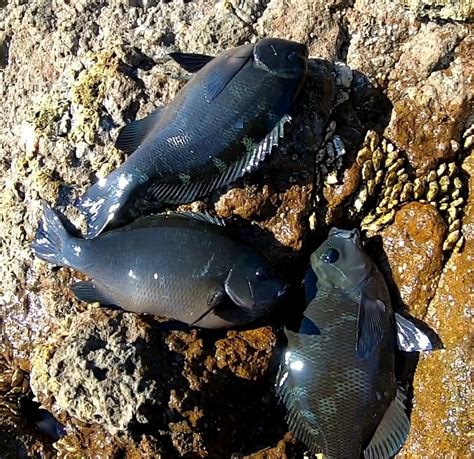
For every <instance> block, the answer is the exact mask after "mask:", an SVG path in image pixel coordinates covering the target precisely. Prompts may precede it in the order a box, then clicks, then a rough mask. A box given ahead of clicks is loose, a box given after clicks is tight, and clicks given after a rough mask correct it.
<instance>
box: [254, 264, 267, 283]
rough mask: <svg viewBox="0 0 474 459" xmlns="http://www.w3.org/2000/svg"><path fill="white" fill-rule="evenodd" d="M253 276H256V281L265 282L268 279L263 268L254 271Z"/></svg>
mask: <svg viewBox="0 0 474 459" xmlns="http://www.w3.org/2000/svg"><path fill="white" fill-rule="evenodd" d="M255 276H257V279H258V280H267V279H269V278H270V274H269V273H268V271H267V270H266V269H265V268H264V267H263V266H259V267H258V268H257V269H256V270H255Z"/></svg>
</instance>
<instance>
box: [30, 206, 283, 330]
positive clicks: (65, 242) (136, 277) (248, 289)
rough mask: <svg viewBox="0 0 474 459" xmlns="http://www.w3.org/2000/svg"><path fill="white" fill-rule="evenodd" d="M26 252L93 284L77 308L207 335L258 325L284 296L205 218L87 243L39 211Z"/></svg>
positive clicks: (249, 251)
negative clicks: (96, 305)
mask: <svg viewBox="0 0 474 459" xmlns="http://www.w3.org/2000/svg"><path fill="white" fill-rule="evenodd" d="M32 250H33V252H34V254H35V255H36V256H37V257H39V258H41V259H42V260H45V261H48V262H50V263H54V264H55V265H60V266H68V267H70V268H73V269H75V270H77V271H80V272H81V273H84V274H86V275H87V276H89V277H90V278H91V279H92V280H91V281H88V282H79V283H76V284H74V285H73V286H72V289H73V291H74V293H75V294H76V296H77V297H78V298H79V299H81V300H84V301H87V302H94V301H98V302H100V303H102V304H105V305H117V306H119V307H121V308H123V309H125V310H127V311H134V312H137V313H146V314H154V315H160V316H162V317H167V318H170V319H176V320H179V321H182V322H185V323H187V324H191V325H195V326H199V327H205V328H220V327H229V326H233V325H239V324H242V323H246V322H250V321H252V320H254V319H256V318H258V317H261V316H262V315H264V314H265V313H266V312H268V311H269V310H270V309H271V308H272V307H273V306H274V305H276V304H277V303H278V302H279V301H281V300H282V298H283V296H284V293H285V289H286V287H285V285H284V283H283V282H282V281H281V280H280V279H279V278H278V277H277V276H276V275H275V273H274V272H273V269H272V266H271V265H270V263H269V261H268V260H267V259H266V258H265V257H264V256H263V255H261V254H260V253H259V252H257V251H256V250H255V249H253V248H252V247H250V246H248V245H246V244H244V243H242V242H239V241H237V240H234V239H233V238H231V237H230V236H229V235H228V232H227V231H226V229H225V228H224V227H223V226H222V224H221V222H220V221H219V220H218V219H214V218H212V217H210V216H208V215H203V214H176V213H174V214H162V215H157V216H152V217H144V218H142V219H139V220H137V221H135V222H134V223H132V224H130V225H128V226H126V227H123V228H120V229H117V230H112V231H109V232H106V233H104V234H102V235H100V236H99V237H97V238H95V239H91V240H88V239H79V238H75V237H73V236H71V235H70V234H69V233H68V232H67V231H66V229H65V228H64V226H63V224H62V222H61V220H60V219H59V217H58V216H57V215H56V214H55V213H54V211H53V210H52V209H51V208H50V207H48V206H47V204H45V207H44V215H43V219H42V221H41V222H40V225H39V228H38V232H37V235H36V239H35V241H34V242H33V244H32Z"/></svg>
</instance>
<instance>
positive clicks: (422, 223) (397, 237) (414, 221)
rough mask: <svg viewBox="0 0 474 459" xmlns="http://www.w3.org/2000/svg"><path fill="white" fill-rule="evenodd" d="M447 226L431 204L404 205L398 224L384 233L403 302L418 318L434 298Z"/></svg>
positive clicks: (390, 262)
mask: <svg viewBox="0 0 474 459" xmlns="http://www.w3.org/2000/svg"><path fill="white" fill-rule="evenodd" d="M445 231H446V226H445V224H444V222H443V220H442V218H441V216H440V215H439V213H438V211H437V210H436V209H435V208H434V207H432V206H431V205H429V204H421V203H417V202H412V203H409V204H406V205H405V206H403V207H402V208H401V209H400V210H399V211H398V212H397V213H396V214H395V221H394V223H393V224H392V225H390V226H388V227H387V228H386V229H385V230H383V231H382V232H381V237H382V241H383V249H384V251H385V253H386V255H387V258H388V264H389V266H390V275H391V278H392V279H393V282H394V283H395V286H396V288H397V290H398V291H399V292H400V297H401V301H402V302H403V304H404V305H406V306H407V308H408V310H409V311H410V312H411V313H412V314H413V315H414V316H416V317H418V318H420V319H421V318H423V317H424V316H425V314H426V309H427V307H428V303H429V301H430V300H431V298H432V297H433V295H434V293H435V290H436V286H437V282H438V279H439V276H440V274H441V269H442V266H443V265H442V262H443V251H442V246H443V239H444V234H445Z"/></svg>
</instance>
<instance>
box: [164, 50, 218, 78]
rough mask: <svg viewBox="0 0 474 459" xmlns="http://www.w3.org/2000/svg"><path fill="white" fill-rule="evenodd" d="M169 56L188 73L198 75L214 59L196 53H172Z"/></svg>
mask: <svg viewBox="0 0 474 459" xmlns="http://www.w3.org/2000/svg"><path fill="white" fill-rule="evenodd" d="M168 56H170V57H171V59H173V60H174V61H175V62H177V63H178V64H179V65H180V67H182V68H183V69H184V70H186V71H187V72H191V73H196V72H198V71H199V70H201V69H202V68H203V67H204V66H205V65H206V64H208V63H209V62H211V61H212V59H214V57H213V56H207V55H206V54H195V53H170V54H168Z"/></svg>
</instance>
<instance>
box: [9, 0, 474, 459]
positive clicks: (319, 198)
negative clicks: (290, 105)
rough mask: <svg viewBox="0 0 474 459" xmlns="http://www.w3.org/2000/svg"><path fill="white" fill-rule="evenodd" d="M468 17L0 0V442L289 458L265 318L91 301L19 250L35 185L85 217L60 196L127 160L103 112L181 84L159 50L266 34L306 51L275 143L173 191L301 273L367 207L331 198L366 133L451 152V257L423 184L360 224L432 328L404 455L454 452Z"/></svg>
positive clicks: (292, 4)
mask: <svg viewBox="0 0 474 459" xmlns="http://www.w3.org/2000/svg"><path fill="white" fill-rule="evenodd" d="M472 29H473V25H472V5H471V4H470V2H469V1H459V2H456V1H440V0H416V1H411V0H398V1H389V0H375V1H369V0H355V1H346V0H331V1H322V0H317V1H314V0H257V1H255V0H225V1H207V0H194V1H183V0H179V1H172V2H170V1H158V0H117V1H114V2H107V1H105V0H78V1H74V2H61V1H50V0H32V1H25V0H10V1H8V0H7V1H0V94H1V98H2V110H1V111H0V238H1V243H0V260H1V262H0V306H1V315H2V318H1V319H2V320H1V326H2V339H1V346H2V348H1V349H0V351H1V359H0V362H1V364H2V367H1V368H2V371H3V368H5V371H4V373H5V375H7V376H2V380H1V381H0V382H1V384H0V408H1V410H0V429H1V432H2V433H5V435H4V438H5V440H2V441H3V443H2V445H6V446H5V447H6V448H7V447H8V448H11V449H12V450H13V449H16V452H15V451H14V452H13V454H17V452H18V454H19V455H21V454H35V453H38V451H40V450H41V449H42V450H43V454H44V455H45V456H46V457H54V456H59V457H79V456H90V455H92V454H94V455H95V457H104V458H105V457H107V458H109V457H124V456H125V457H137V458H138V457H159V455H160V454H161V455H162V456H163V457H174V456H183V455H188V456H191V457H196V456H197V457H205V456H211V457H228V456H229V455H230V454H231V453H239V454H243V455H250V457H252V455H254V456H253V457H259V458H260V457H262V458H263V457H272V458H280V457H302V456H303V452H304V450H305V448H304V445H301V444H299V443H297V442H295V440H294V439H293V438H292V437H291V435H289V434H287V432H286V431H287V428H286V426H285V423H284V413H283V411H282V410H281V409H280V408H279V407H278V405H277V401H276V400H275V398H274V396H273V392H272V384H273V380H274V378H275V374H276V371H277V367H278V361H279V359H280V355H281V352H282V349H283V347H284V340H282V339H281V334H280V333H279V332H278V326H279V324H280V321H279V319H278V318H268V319H266V320H265V321H263V322H262V323H259V324H256V325H255V326H250V327H248V329H246V330H239V331H237V330H236V331H228V332H226V331H221V332H212V333H211V332H205V331H198V330H171V329H169V328H168V329H167V328H166V327H165V326H164V325H163V322H162V321H158V320H154V319H153V318H143V317H137V316H135V315H133V314H127V313H123V312H119V311H110V310H98V309H96V308H95V306H90V307H88V306H86V305H84V304H83V303H80V302H78V301H77V300H76V299H75V298H74V297H73V295H72V294H71V292H70V290H69V288H68V285H69V284H70V283H71V282H72V281H73V278H74V276H75V274H74V273H72V272H71V271H70V270H68V269H59V270H57V269H53V268H52V267H50V266H48V265H46V264H45V263H42V262H41V261H39V260H36V259H33V257H32V255H31V252H30V249H29V244H30V241H31V240H32V239H33V237H34V233H35V229H36V226H37V221H38V219H39V217H40V214H41V205H40V201H41V199H45V200H47V201H48V202H50V203H52V204H54V205H56V206H57V207H58V208H59V209H60V210H61V211H63V212H64V213H65V215H66V216H67V217H68V218H69V219H70V220H71V222H72V223H73V224H75V225H77V226H79V227H80V226H81V225H83V221H82V220H81V217H80V215H79V214H78V213H77V211H76V210H75V209H74V207H73V205H72V204H73V203H74V200H75V198H76V197H77V196H79V195H80V194H81V193H83V192H84V191H85V190H86V189H87V187H88V186H89V185H90V184H91V183H92V182H93V181H95V180H96V179H97V178H98V177H103V176H104V175H106V174H107V173H109V172H110V171H111V170H113V169H114V168H115V167H117V165H119V164H120V163H121V162H122V161H123V160H124V159H125V156H124V154H123V153H121V152H119V151H118V150H116V149H115V148H114V147H113V142H114V139H115V138H116V135H117V131H118V128H119V127H121V126H123V125H124V124H125V123H126V122H129V121H131V120H134V119H136V118H140V117H143V116H145V115H146V114H148V113H149V112H150V111H152V110H153V109H154V108H156V107H159V106H162V105H164V104H166V103H168V102H169V101H170V100H172V98H173V97H174V96H175V94H176V93H177V91H178V90H179V89H180V88H181V87H182V85H183V84H185V81H186V78H187V75H186V73H185V72H183V71H182V70H180V69H179V68H178V66H177V65H175V64H173V63H172V62H170V60H169V59H168V58H167V57H166V54H167V53H169V52H172V51H188V52H201V53H207V54H215V53H217V52H219V51H221V50H222V49H225V48H228V47H231V46H235V45H239V44H243V43H245V42H248V41H255V40H257V39H258V38H260V37H263V36H278V37H283V38H290V39H294V40H299V41H302V42H304V43H306V44H307V45H308V46H309V49H310V54H311V58H312V59H311V61H310V65H309V74H308V78H307V81H306V83H305V85H304V87H303V89H302V92H301V95H300V97H299V99H298V100H297V102H296V104H295V107H294V109H293V112H292V113H291V116H292V122H291V124H290V125H288V126H287V127H286V130H285V131H286V135H285V139H284V141H283V144H282V146H281V147H280V148H278V150H277V151H275V152H274V154H273V156H272V158H271V160H270V161H268V162H267V163H266V164H264V165H263V166H262V168H261V169H260V170H259V171H258V173H256V174H253V175H252V176H250V177H246V178H244V179H243V180H239V181H238V182H237V183H236V184H235V185H233V186H232V187H230V190H221V191H218V192H216V193H213V195H211V196H209V197H208V198H207V199H205V200H203V201H200V202H198V203H194V204H192V205H190V206H188V207H189V208H192V209H200V210H204V209H207V210H210V211H215V212H216V213H217V214H218V215H220V216H222V217H226V218H230V217H233V218H232V219H231V220H232V227H233V228H234V229H235V230H236V231H237V232H240V233H241V235H242V236H244V237H245V238H246V239H247V240H248V241H249V242H252V243H255V244H257V245H258V246H259V247H260V248H261V249H262V250H263V251H264V252H265V253H267V254H269V255H271V257H272V259H273V260H274V261H275V262H276V266H277V269H278V270H279V271H280V273H281V274H282V275H283V276H284V277H285V279H287V280H288V281H289V282H293V283H295V284H298V283H299V282H301V279H302V277H303V274H304V271H305V269H306V267H307V263H308V259H309V254H310V253H311V251H312V250H314V248H315V247H316V246H317V244H318V243H319V242H320V241H322V240H323V239H324V238H325V237H326V234H327V230H328V227H329V226H330V225H339V226H343V227H351V226H357V225H358V224H359V223H360V221H361V220H362V219H363V218H364V217H365V216H366V215H367V214H368V213H369V212H370V211H371V210H373V209H371V207H370V206H371V203H370V201H368V202H367V203H366V204H365V206H364V207H363V208H362V210H361V211H360V212H359V213H356V214H351V216H350V218H349V217H348V215H349V214H348V212H347V209H346V207H347V206H348V205H349V203H351V202H352V197H353V196H354V193H355V192H356V190H357V189H358V187H359V186H363V185H364V178H363V177H362V176H361V172H363V171H361V168H360V166H359V165H358V164H357V163H356V162H355V158H356V154H357V151H358V150H359V149H360V148H361V145H362V142H363V140H364V137H365V134H366V132H367V131H368V130H369V129H372V130H375V131H377V132H378V133H379V134H380V135H383V136H384V137H385V138H387V139H388V140H389V141H390V142H392V143H393V144H394V145H395V146H396V148H397V149H400V150H402V151H403V152H404V155H405V156H406V158H407V160H408V164H409V168H410V170H409V172H410V174H411V175H412V176H415V177H421V176H426V175H429V173H430V171H433V170H434V169H436V167H437V166H438V164H440V163H441V162H446V161H451V162H454V163H456V164H457V166H458V167H459V169H460V171H461V176H460V177H461V182H460V183H462V188H460V191H459V194H460V196H459V197H456V198H455V199H457V200H459V199H461V201H459V204H458V206H460V207H459V208H460V209H461V211H460V212H461V215H462V214H463V225H462V227H461V228H460V230H459V232H460V235H462V236H463V237H464V240H465V242H464V246H463V247H462V244H460V250H459V252H458V253H451V252H450V251H447V252H446V251H445V252H444V253H443V252H442V246H443V237H444V235H445V229H444V226H445V223H444V222H443V220H442V217H440V215H439V214H438V212H437V210H436V209H435V208H434V207H433V206H432V205H431V204H430V203H428V202H426V201H425V202H412V203H408V204H406V203H405V204H404V206H403V207H401V208H400V206H398V207H396V208H394V209H392V210H391V212H392V213H393V215H395V220H394V223H392V224H390V225H389V226H388V227H387V228H385V229H381V230H380V231H377V232H376V234H371V235H370V236H372V238H371V240H375V239H377V238H379V239H381V243H379V244H378V245H377V243H374V247H375V248H374V249H373V250H372V251H371V254H372V255H373V257H374V258H375V260H376V262H378V263H379V264H380V266H381V267H382V268H383V269H384V272H385V273H386V274H387V278H388V279H389V280H392V281H393V282H391V283H390V285H391V289H392V293H393V294H394V297H396V298H398V300H399V301H397V304H398V305H399V306H403V303H405V306H407V307H408V309H409V311H410V312H411V313H412V314H413V315H415V316H416V317H418V318H420V319H423V320H425V321H426V322H427V323H428V325H429V326H431V327H432V328H433V329H434V330H435V331H437V332H438V334H439V335H440V338H441V339H442V341H443V344H444V350H442V351H437V352H435V353H432V354H430V355H426V356H422V357H421V358H420V362H419V365H418V367H417V369H416V372H415V374H414V379H413V393H414V394H413V410H412V415H411V419H412V430H411V432H412V434H411V436H410V438H409V440H408V442H407V444H406V445H405V447H404V449H403V451H402V453H401V455H405V456H407V457H408V456H410V457H412V455H413V454H419V455H433V454H434V455H437V456H441V455H449V454H451V455H454V456H457V457H467V456H468V455H469V423H470V422H471V421H472V419H470V418H469V416H470V414H469V413H472V412H473V410H472V409H470V406H469V403H470V401H469V394H468V393H467V390H468V387H469V383H468V381H469V355H470V351H471V347H472V342H471V334H470V333H471V332H470V330H469V325H468V324H469V317H470V316H471V315H472V285H473V282H472V250H473V231H472V225H473V222H472V209H473V205H472V194H473V189H472V176H473V175H472V174H473V167H472V153H471V149H472V145H473V131H472V129H469V126H470V124H472V121H473V117H472V95H473V93H474V91H473V75H474V72H473V64H472V62H474V59H473V56H472V49H473V47H472V37H473V34H472V31H473V30H472ZM341 142H342V143H341ZM341 145H342V146H341ZM470 155H471V156H470ZM462 165H463V167H462V168H461V166H462ZM469 175H470V176H471V186H470V188H469V187H468V177H469ZM453 199H454V198H453ZM412 200H414V201H416V200H417V199H412ZM418 201H420V200H419V199H418ZM466 203H468V204H466ZM185 207H186V206H185ZM139 210H140V209H138V210H137V212H138V211H139ZM131 217H133V215H132V216H131ZM392 220H393V219H392ZM413 220H415V221H413ZM387 222H389V223H390V220H389V219H387ZM420 222H425V223H426V224H421V223H420ZM448 223H449V224H451V222H448ZM456 231H457V230H456ZM458 236H459V235H458ZM460 240H461V241H462V239H460ZM400 244H403V248H404V250H406V252H403V253H404V254H405V256H401V254H402V252H401V251H400V250H398V248H399V247H401V245H400ZM409 248H412V249H413V250H409ZM384 250H385V252H386V253H384ZM295 309H298V308H297V307H296V308H295V305H294V304H289V305H287V306H286V307H284V308H283V311H280V312H281V313H282V315H283V316H284V315H285V313H286V314H287V315H290V316H291V315H292V314H293V313H294V311H295ZM31 370H32V387H33V388H34V391H35V395H36V397H37V399H38V400H39V402H40V403H41V404H42V405H43V406H44V407H45V408H47V409H48V410H50V411H51V412H52V413H53V414H54V415H55V416H56V417H57V418H58V419H59V421H61V422H62V423H63V424H65V425H66V433H67V434H66V436H64V437H63V438H61V439H60V440H59V441H56V442H55V443H54V447H55V449H53V448H52V447H51V443H53V441H54V440H53V439H51V438H50V439H48V438H47V436H45V435H44V433H42V432H41V429H40V428H39V427H38V426H39V425H40V424H39V423H34V422H31V417H30V416H28V415H27V413H26V412H25V410H24V408H23V406H24V403H23V402H24V400H25V399H27V400H30V402H31V398H32V396H33V395H32V394H31V392H30V390H29V386H28V384H27V382H26V383H24V384H23V385H22V384H20V383H19V382H18V381H19V379H18V377H15V378H13V377H12V375H18V374H20V373H19V372H21V374H22V375H24V380H25V381H27V380H28V374H29V373H30V371H31Z"/></svg>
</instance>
